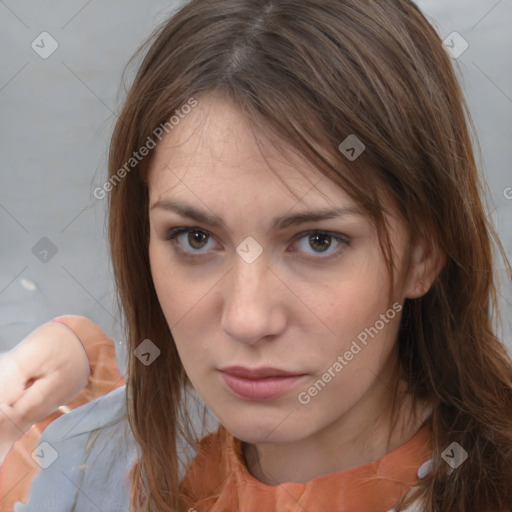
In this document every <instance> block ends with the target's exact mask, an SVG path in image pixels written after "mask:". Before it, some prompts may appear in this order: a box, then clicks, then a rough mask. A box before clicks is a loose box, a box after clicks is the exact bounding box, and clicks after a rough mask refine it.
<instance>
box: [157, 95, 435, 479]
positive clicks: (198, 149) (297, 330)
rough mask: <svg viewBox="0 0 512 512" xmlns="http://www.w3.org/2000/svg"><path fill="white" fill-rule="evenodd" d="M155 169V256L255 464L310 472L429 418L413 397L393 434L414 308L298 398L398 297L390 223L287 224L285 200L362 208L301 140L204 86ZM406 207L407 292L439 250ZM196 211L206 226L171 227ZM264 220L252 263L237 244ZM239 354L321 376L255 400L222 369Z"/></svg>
mask: <svg viewBox="0 0 512 512" xmlns="http://www.w3.org/2000/svg"><path fill="white" fill-rule="evenodd" d="M269 164H270V165H271V166H272V169H270V168H269ZM279 176H280V177H282V178H283V180H285V182H286V184H287V187H288V188H287V187H285V186H284V184H283V182H282V181H281V180H280V179H279ZM148 185H149V196H150V225H151V234H150V244H149V256H150V262H151V270H152V275H153V280H154V284H155V288H156V291H157V295H158V298H159V301H160V304H161V307H162V309H163V311H164V314H165V316H166V319H167V322H168V324H169V326H170V328H171V331H172V333H173V337H174V340H175V342H176V345H177V348H178V351H179V354H180V357H181V360H182V362H183V365H184V367H185V370H186V372H187V375H188V377H189V379H190V381H191V382H192V384H193V386H194V387H195V388H196V390H197V391H198V393H199V394H200V395H201V396H202V398H203V400H204V401H205V403H206V404H207V406H208V407H209V408H210V409H211V411H212V412H213V413H214V414H215V415H216V416H217V418H218V419H219V421H220V422H221V423H222V424H223V425H224V426H225V427H226V428H227V429H228V430H229V431H230V432H231V433H232V434H233V435H235V436H236V437H238V438H239V439H241V440H242V441H244V453H245V457H246V460H247V465H248V468H249V470H250V471H251V472H252V474H253V475H254V476H256V477H257V478H259V479H260V480H261V481H263V482H266V483H269V484H272V485H276V484H278V483H281V482H287V481H295V482H302V483H303V482H307V481H309V480H311V479H312V478H315V477H317V476H321V475H324V474H328V473H331V472H334V471H341V470H344V469H348V468H351V467H355V466H359V465H362V464H366V463H369V462H371V461H372V460H375V459H378V458H380V457H382V456H383V455H385V454H386V453H387V452H389V451H390V450H392V449H395V448H396V447H398V446H400V445H401V444H403V443H404V442H406V441H407V440H408V439H410V438H411V437H412V436H413V435H414V434H415V433H416V431H417V429H418V427H419V425H420V423H421V421H422V420H423V419H424V418H425V415H426V414H427V413H428V407H427V405H426V404H425V406H424V407H423V408H422V409H420V410H421V414H420V415H419V418H411V417H410V408H409V401H408V399H404V400H402V404H403V412H402V414H401V420H400V421H399V424H398V426H397V428H396V430H395V433H394V434H393V435H392V437H391V443H390V445H388V444H387V436H388V433H389V428H390V427H389V407H390V400H391V398H392V393H391V389H392V385H393V382H394V381H395V380H396V376H397V358H396V355H395V352H394V350H393V348H394V346H395V340H396V335H397V331H398V327H399V320H400V314H396V315H395V316H394V318H393V319H390V320H389V321H388V322H385V323H384V327H383V328H382V329H380V330H379V332H378V334H377V335H376V336H374V337H373V338H369V342H368V343H367V345H366V346H365V347H364V348H363V349H362V350H361V351H360V352H359V353H357V355H355V356H354V357H353V359H352V360H351V361H349V362H348V364H347V365H346V366H344V367H343V370H342V371H340V372H338V373H336V374H335V375H336V376H335V377H333V378H332V379H331V380H330V382H329V383H328V384H327V385H326V386H325V387H324V388H323V389H322V390H321V391H320V392H318V394H317V395H316V396H314V397H312V398H311V400H310V401H309V403H307V404H302V403H300V401H299V400H298V394H299V393H300V392H301V391H307V390H308V389H309V388H310V387H311V386H312V385H313V384H314V383H315V382H316V381H318V379H320V378H321V377H322V374H324V373H325V372H326V371H327V370H328V369H329V368H330V367H332V366H333V364H334V363H335V362H336V361H337V358H338V356H339V355H343V354H345V352H346V351H347V350H349V348H350V346H351V343H352V341H353V340H354V339H356V337H357V336H358V334H360V333H361V332H362V331H364V330H365V328H369V327H371V326H374V325H375V324H376V321H377V320H379V319H380V318H381V315H383V314H385V313H386V311H387V310H389V309H390V308H392V304H393V303H391V304H390V303H389V302H388V292H389V285H390V284H389V276H388V273H387V270H386V267H385V260H384V257H383V256H382V254H381V253H380V249H379V245H378V240H377V234H376V232H375V230H374V229H373V227H372V225H371V223H370V221H369V220H368V219H367V218H366V217H364V216H362V215H356V214H351V215H344V216H340V217H338V218H332V219H329V220H322V221H316V222H308V223H306V224H301V225H294V226H289V227H286V228H285V229H281V230H276V229H271V225H272V220H273V219H274V217H278V216H283V215H289V214H291V213H297V212H299V211H310V210H318V209H324V208H333V207H334V208H339V207H351V208H353V207H356V208H357V205H356V204H355V203H354V202H353V200H352V199H350V197H349V196H348V195H347V194H346V193H345V192H344V191H343V190H341V189H340V188H339V187H336V186H333V184H332V183H331V182H330V181H329V180H328V179H327V178H325V177H323V176H322V175H321V174H320V173H319V172H318V171H317V170H316V169H315V168H314V167H312V165H311V164H310V163H308V162H307V161H306V160H305V159H304V158H302V157H300V156H299V155H298V154H296V153H294V152H293V151H291V150H290V151H282V150H281V151H278V150H277V149H276V148H275V147H274V146H273V145H272V143H271V140H269V139H267V138H266V136H265V134H264V133H258V132H255V131H254V130H253V128H252V127H251V126H250V125H248V124H247V122H246V120H245V119H244V117H243V115H242V113H241V112H240V111H239V110H238V109H237V107H236V106H235V105H234V104H233V103H231V102H230V101H229V100H227V99H224V98H223V97H221V96H216V97H214V96H205V97H204V98H201V101H200V105H199V107H198V108H196V109H194V111H192V113H190V114H189V115H188V116H187V117H186V118H185V119H183V120H182V121H180V124H179V125H178V126H177V127H175V129H174V130H173V131H172V132H170V133H169V134H168V135H167V137H166V138H165V139H164V140H163V141H162V143H161V144H160V146H159V147H158V148H157V149H156V153H155V159H154V160H153V162H152V166H151V169H150V172H149V175H148ZM288 189H290V190H288ZM166 200H174V201H176V200H179V201H182V202H186V203H187V204H190V205H191V206H193V207H195V208H197V209H201V210H203V211H206V212H207V213H209V214H210V215H215V216H217V217H220V218H221V219H223V221H224V223H225V224H226V227H213V226H210V225H208V224H205V223H203V222H197V221H195V220H192V219H189V218H186V217H182V216H180V215H179V214H178V213H176V212H174V211H171V210H170V209H168V208H165V206H164V205H165V201H166ZM390 221H391V226H392V240H393V246H394V249H395V258H396V261H397V265H396V267H397V276H396V283H397V289H396V303H398V304H403V301H404V299H405V298H407V297H410V298H413V297H418V296H420V295H422V294H423V293H425V292H426V291H427V290H428V287H429V286H430V284H431V282H432V280H433V278H434V276H435V274H436V272H437V271H438V268H439V262H437V266H436V262H434V261H432V260H431V259H430V258H427V256H426V253H425V252H424V251H423V250H422V247H421V246H417V247H414V248H412V250H411V253H410V259H408V258H407V257H408V256H409V254H408V251H407V248H408V240H407V237H406V233H405V229H404V227H403V226H402V225H401V223H400V222H399V221H398V220H397V219H396V218H393V219H391V220H390ZM181 226H186V227H189V228H198V229H200V230H201V231H199V233H197V232H196V233H195V236H193V235H194V231H193V230H192V231H193V232H192V235H191V236H190V237H189V235H188V234H187V233H184V234H181V235H179V236H178V237H177V238H175V239H174V240H173V241H172V240H171V241H170V240H167V239H166V238H167V235H168V234H169V232H170V230H171V229H173V228H176V227H181ZM311 230H319V231H320V230H322V231H329V232H335V233H339V234H340V236H345V237H348V238H349V240H350V243H349V244H348V245H347V244H345V243H342V242H337V241H336V239H335V238H332V237H329V236H326V235H324V236H323V237H321V238H320V241H319V242H318V239H317V241H316V242H315V239H313V240H310V239H309V232H310V231H311ZM203 232H204V233H206V235H207V236H204V234H203V235H201V233H203ZM249 236H250V237H253V238H254V239H255V240H256V241H257V242H258V244H259V245H260V246H261V247H262V249H263V252H262V253H261V254H260V255H259V257H258V258H256V260H255V261H253V262H252V263H248V262H246V261H245V260H244V259H243V258H242V257H241V256H240V255H239V254H238V253H237V251H236V248H237V247H238V246H239V245H240V244H241V243H242V242H243V241H244V240H245V239H246V237H249ZM329 242H330V246H329ZM326 246H327V247H326ZM324 251H325V252H324ZM186 254H188V255H190V256H192V258H187V257H186ZM194 257H195V259H194ZM407 261H409V262H410V265H409V267H408V268H407V267H406V265H405V263H406V262H407ZM420 280H423V282H422V283H421V284H418V283H419V282H420ZM229 365H242V366H246V367H250V368H254V367H261V366H273V367H278V368H281V369H284V370H287V371H292V372H297V373H301V374H305V376H304V377H302V378H301V380H300V382H299V383H298V384H297V385H296V386H295V387H294V388H293V389H291V390H289V391H287V392H286V393H285V394H284V395H282V396H280V397H278V398H276V399H273V400H270V401H266V402H255V401H250V400H245V399H242V398H239V397H237V396H235V395H233V394H232V393H231V391H230V390H229V389H228V388H227V387H226V385H225V383H224V382H223V380H222V378H221V375H220V373H219V371H218V369H219V368H222V367H225V366H229Z"/></svg>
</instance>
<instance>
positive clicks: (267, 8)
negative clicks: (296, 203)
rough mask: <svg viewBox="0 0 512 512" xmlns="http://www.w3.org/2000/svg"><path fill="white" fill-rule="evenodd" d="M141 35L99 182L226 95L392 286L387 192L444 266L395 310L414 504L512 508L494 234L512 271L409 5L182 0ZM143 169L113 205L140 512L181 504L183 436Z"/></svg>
mask: <svg viewBox="0 0 512 512" xmlns="http://www.w3.org/2000/svg"><path fill="white" fill-rule="evenodd" d="M149 42H152V45H151V47H150V48H149V50H148V51H147V53H146V55H145V57H144V60H143V62H142V65H141V66H140V69H139V71H138V73H137V75H136V78H135V80H134V83H133V85H132V87H131V89H130V91H129V93H128V96H127V99H126V102H125V104H124V107H123V109H122V112H121V114H120V116H119V120H118V122H117V124H116V127H115V131H114V134H113V138H112V143H111V150H110V159H109V176H110V177H113V176H114V175H115V174H116V173H117V172H118V169H120V168H121V167H122V166H123V164H125V163H126V162H127V161H129V159H130V158H131V157H132V153H133V152H134V151H137V149H138V148H140V147H141V146H143V145H144V143H145V141H146V140H147V137H148V136H150V135H151V134H152V132H153V130H155V128H156V127H157V126H159V125H161V124H162V123H165V122H166V121H167V120H168V119H169V117H170V116H171V115H173V113H174V112H175V110H177V109H179V108H180V106H182V105H184V104H186V103H187V102H188V101H189V99H190V98H191V97H196V98H200V97H201V95H202V94H205V93H211V92H215V91H221V92H223V93H225V94H227V95H229V97H230V98H231V99H233V100H234V101H236V102H237V104H238V105H239V106H240V108H241V110H242V111H243V112H244V113H245V115H246V116H248V117H249V118H250V119H251V120H253V121H255V122H258V123H261V122H262V120H263V122H264V123H265V124H266V125H267V126H268V127H271V128H272V129H273V130H275V132H276V133H277V134H279V135H280V137H281V138H283V139H284V140H286V141H287V142H289V143H290V144H291V145H292V146H293V147H295V148H296V149H297V150H299V151H300V153H301V154H302V155H304V157H305V158H307V159H308V160H310V161H311V162H313V163H314V164H315V166H316V167H317V168H318V169H319V170H320V171H321V172H323V173H324V174H325V175H326V176H328V177H329V178H330V179H332V180H333V181H334V182H336V183H337V184H339V185H340V186H342V187H343V188H344V190H345V191H347V193H349V194H350V195H351V197H352V198H353V199H354V200H355V201H357V202H358V203H359V204H360V205H361V206H362V207H363V208H364V209H365V210H366V211H367V212H368V214H369V215H370V217H371V218H372V219H373V221H374V223H375V225H376V226H377V232H378V233H379V239H380V243H381V247H382V250H383V253H384V255H385V257H386V259H387V262H388V268H389V271H390V275H392V274H393V268H394V266H393V262H392V259H391V246H390V237H389V233H388V229H387V226H386V223H385V217H384V213H385V211H386V210H385V207H384V204H383V200H382V198H383V193H386V194H387V195H389V196H390V197H391V198H392V201H393V204H394V206H395V209H396V211H397V212H398V213H399V214H400V216H401V218H402V219H403V221H404V222H405V225H406V227H407V230H408V232H409V235H410V239H411V243H412V242H413V241H415V240H416V238H417V234H419V233H421V236H422V238H423V239H424V241H425V242H426V247H439V248H440V250H441V251H442V252H443V254H444V255H445V256H446V264H445V266H444V268H443V269H442V270H441V272H440V273H439V275H438V276H437V278H436V279H435V281H434V283H433V285H432V287H431V288H430V290H429V291H428V292H427V293H426V294H425V295H423V296H422V297H420V298H418V299H414V300H409V299H408V300H406V302H405V305H404V311H403V317H402V323H401V329H400V332H399V336H398V340H397V350H398V352H399V358H400V366H401V372H402V375H403V377H404V378H405V379H406V380H407V382H408V385H409V389H410V391H411V393H412V394H413V395H414V397H415V398H416V399H422V400H423V399H424V400H428V401H429V402H430V403H432V405H433V413H432V417H431V423H432V434H433V436H432V440H433V454H432V457H433V466H432V472H431V473H430V474H429V475H428V476H427V477H425V478H424V479H422V480H421V481H419V483H418V487H417V493H415V496H420V495H421V496H422V497H423V500H424V503H425V509H426V510H429V511H438V510H439V511H447V510H450V511H460V512H470V511H478V512H484V511H491V510H492V511H493V512H495V511H496V510H511V509H510V504H511V503H512V474H511V468H512V464H511V463H512V366H511V361H510V359H509V357H508V356H507V353H506V350H505V348H504V345H503V344H502V343H501V342H500V341H499V340H498V339H497V337H496V335H495V332H496V329H497V325H498V324H497V321H498V319H499V317H498V315H495V313H497V311H498V309H497V300H496V285H497V283H496V274H495V271H494V270H493V268H494V263H493V259H494V255H493V246H492V241H493V238H494V241H495V243H496V245H497V246H498V247H499V249H500V251H501V253H502V255H503V259H504V261H505V263H506V266H507V269H508V276H510V275H511V270H510V265H509V264H508V262H507V260H506V256H505V254H504V251H503V248H502V246H501V245H500V243H499V240H498V238H497V236H496V235H495V232H494V230H493V228H492V226H491V225H490V223H489V221H488V219H487V216H486V213H485V211H484V208H483V204H482V197H483V186H482V182H481V181H480V178H479V176H478V173H477V166H476V163H475V158H474V154H473V149H472V145H471V140H470V135H469V131H468V122H467V118H466V115H467V108H466V105H465V102H464V99H463V96H462V93H461V90H460V87H459V84H458V82H457V80H456V77H455V74H454V71H453V69H452V65H451V62H450V59H449V57H448V56H447V54H446V53H445V50H444V49H443V47H442V44H441V41H440V39H439V37H438V35H437V34H436V32H435V30H434V29H433V28H432V27H431V25H430V24H429V23H428V22H427V20H426V19H425V17H424V16H423V15H422V14H421V12H420V11H419V10H418V8H417V7H416V6H415V5H414V4H413V3H412V2H410V1H407V0H387V1H375V0H368V1H364V2H361V1H359V0H301V1H294V0H279V1H277V0H208V1H204V0H192V1H190V2H188V3H187V4H185V5H184V6H183V7H181V8H180V9H179V10H178V11H177V12H176V13H175V14H174V15H173V16H172V17H171V19H170V20H168V21H167V22H166V23H165V24H164V25H163V26H162V27H160V28H159V29H158V30H157V32H156V33H155V34H154V35H153V36H152V37H151V38H150V39H149V40H148V42H147V43H146V45H147V44H148V43H149ZM146 45H144V46H143V47H142V48H141V50H142V49H144V48H146ZM350 134H355V135H356V136H357V137H358V138H359V139H360V140H361V141H363V142H364V145H365V146H366V149H365V151H364V152H363V154H362V155H361V156H360V157H359V158H358V159H357V160H355V161H354V162H349V161H348V160H347V159H346V158H345V157H344V155H342V154H341V152H340V151H339V149H338V146H339V144H340V143H341V142H342V141H343V140H344V139H345V138H346V137H347V136H348V135H350ZM151 160H152V159H151V155H149V156H148V157H147V158H145V159H144V160H142V161H141V162H140V163H139V164H138V165H137V166H136V167H137V168H134V170H133V171H131V172H130V173H129V174H128V175H127V176H126V177H124V178H123V179H122V180H120V181H119V183H117V184H116V185H115V186H114V187H113V189H112V191H111V193H110V201H109V207H110V218H109V237H110V244H111V253H112V260H113V268H114V273H115V279H116V283H117V287H118V290H119V297H120V302H121V304H122V308H123V312H124V314H125V317H126V321H127V328H128V332H127V337H128V340H129V353H130V354H132V355H131V356H130V360H129V369H128V377H127V389H128V393H127V405H128V411H129V420H130V424H131V427H132V430H133V433H134V436H135V438H136V440H137V441H138V443H139V444H140V446H141V449H142V452H141V453H142V456H141V458H140V460H139V461H138V463H137V464H136V465H135V467H134V468H133V470H132V475H131V478H132V480H131V507H132V510H133V511H136V512H139V511H143V510H144V511H157V510H158V511H176V510H182V509H185V507H186V506H187V505H186V504H185V502H184V501H183V499H182V497H181V496H180V492H179V477H178V466H179V462H178V455H177V447H176V441H177V438H178V435H180V434H183V435H186V436H188V435H189V431H190V429H189V425H188V423H189V422H188V420H187V418H186V417H185V418H183V417H182V416H181V413H180V406H181V404H182V403H183V393H184V388H185V385H186V382H187V378H186V375H185V373H184V369H183V367H182V365H181V362H180V359H179V357H178V353H177V350H176V347H175V344H174V341H173V337H172V333H171V330H170V328H169V326H168V325H167V323H166V321H165V318H164V315H163V313H162V310H161V308H160V305H159V302H158V299H157V296H156V293H155V289H154V287H153V282H152V278H151V273H150V267H149V259H148V241H149V229H148V227H149V221H148V191H147V186H146V184H145V180H144V176H145V173H146V172H147V169H148V168H149V166H150V164H151ZM146 338H149V339H151V340H152V341H153V343H155V344H156V345H157V346H158V347H159V349H160V350H161V356H160V357H159V358H158V359H157V360H156V361H155V362H154V363H153V364H152V365H151V366H150V367H146V366H144V365H142V364H140V362H139V361H138V360H137V359H136V358H135V357H134V356H133V350H134V349H135V347H136V346H137V345H138V344H139V343H140V342H141V341H142V340H144V339H146ZM453 441H456V442H458V443H459V444H460V445H461V446H462V447H464V448H465V449H466V451H468V453H469V458H468V459H467V460H466V461H465V462H464V463H463V464H462V465H461V466H459V467H458V468H457V469H456V470H455V471H453V472H450V468H449V466H448V465H447V464H446V463H444V461H443V460H442V459H441V457H440V454H441V453H442V451H443V450H444V449H445V448H446V447H447V446H448V445H449V444H450V443H451V442H453ZM409 501H410V500H409ZM406 504H407V503H406Z"/></svg>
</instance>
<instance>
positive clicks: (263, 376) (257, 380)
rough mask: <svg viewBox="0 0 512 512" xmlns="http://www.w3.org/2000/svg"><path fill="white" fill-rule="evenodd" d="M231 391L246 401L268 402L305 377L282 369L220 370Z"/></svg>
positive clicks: (232, 367) (234, 368) (237, 367)
mask: <svg viewBox="0 0 512 512" xmlns="http://www.w3.org/2000/svg"><path fill="white" fill-rule="evenodd" d="M220 373H221V376H222V379H223V381H224V383H225V384H226V385H227V387H228V388H229V390H230V391H231V392H232V393H233V394H234V395H235V396H237V397H239V398H243V399H245V400H254V401H267V400H272V399H274V398H278V397H279V396H281V395H283V394H284V393H286V392H287V391H288V390H290V389H291V388H292V387H294V386H295V385H296V384H297V382H298V381H299V380H301V379H302V378H303V377H304V376H305V375H304V374H297V373H293V372H289V371H287V370H282V369H280V368H270V367H261V368H245V367H243V366H229V367H226V368H222V369H221V370H220Z"/></svg>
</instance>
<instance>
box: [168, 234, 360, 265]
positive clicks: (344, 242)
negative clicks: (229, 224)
mask: <svg viewBox="0 0 512 512" xmlns="http://www.w3.org/2000/svg"><path fill="white" fill-rule="evenodd" d="M194 231H198V232H201V233H204V234H206V235H207V236H208V237H209V239H215V236H214V235H212V234H211V233H210V231H208V230H207V229H204V228H200V227H197V226H179V227H176V228H173V229H171V230H169V232H168V233H167V234H166V235H165V236H164V237H163V240H165V241H168V242H170V243H172V245H173V246H175V247H176V250H178V251H179V252H180V254H182V255H183V256H184V257H187V258H189V259H198V258H204V257H207V256H208V253H209V252H210V251H200V250H198V251H189V250H186V249H184V248H183V247H182V246H181V245H180V244H179V243H177V241H176V239H177V238H178V237H179V236H180V235H182V234H185V233H191V232H194ZM313 234H320V235H327V236H330V237H332V238H334V239H335V240H336V241H337V242H338V243H339V244H341V248H339V249H337V250H335V251H334V252H333V253H328V255H327V256H322V254H323V253H322V252H318V253H316V254H317V255H318V256H314V255H312V254H314V253H310V254H311V255H310V256H309V257H308V256H306V257H305V259H307V260H309V261H315V260H316V261H321V260H328V259H334V258H336V257H338V256H339V255H340V252H341V251H342V250H343V246H349V245H350V243H351V238H350V237H349V236H347V235H345V234H344V233H340V232H335V231H329V230H325V229H309V230H306V231H302V232H300V233H297V234H296V235H294V236H293V237H292V239H291V243H292V244H295V243H297V242H298V241H300V240H302V239H303V238H305V237H306V236H309V235H313ZM290 252H296V251H295V250H293V251H290ZM297 252H299V251H297Z"/></svg>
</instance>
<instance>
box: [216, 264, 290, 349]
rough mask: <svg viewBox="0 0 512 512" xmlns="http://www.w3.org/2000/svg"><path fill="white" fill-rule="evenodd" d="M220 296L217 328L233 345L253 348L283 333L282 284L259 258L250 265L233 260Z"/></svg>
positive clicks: (285, 318)
mask: <svg viewBox="0 0 512 512" xmlns="http://www.w3.org/2000/svg"><path fill="white" fill-rule="evenodd" d="M223 293H224V297H223V299H224V300H223V310H222V319H221V326H222V329H223V331H224V332H225V333H226V334H228V335H229V336H230V337H231V338H232V339H234V340H235V341H238V342H240V343H244V344H247V345H254V344H256V343H257V342H258V341H260V340H267V341H268V340H269V339H272V338H273V337H275V336H277V335H279V334H281V333H282V332H284V330H285V329H286V322H287V317H286V314H285V307H284V304H283V301H282V297H283V293H282V283H281V282H280V281H279V279H278V278H277V277H276V276H275V274H274V273H273V271H272V270H271V269H270V268H268V266H267V262H266V260H265V258H264V257H263V256H260V257H259V258H258V259H257V260H256V261H254V262H252V263H247V262H246V261H244V260H243V259H242V258H240V257H238V256H237V257H236V258H235V267H234V269H233V271H232V272H230V273H229V275H228V279H227V280H226V281H225V283H224V289H223Z"/></svg>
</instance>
